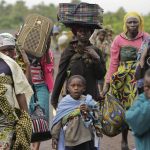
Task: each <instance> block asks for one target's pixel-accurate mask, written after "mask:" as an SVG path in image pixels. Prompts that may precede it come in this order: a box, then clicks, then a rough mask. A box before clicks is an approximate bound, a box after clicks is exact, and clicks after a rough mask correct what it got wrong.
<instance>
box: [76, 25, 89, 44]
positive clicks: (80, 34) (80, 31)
mask: <svg viewBox="0 0 150 150" xmlns="http://www.w3.org/2000/svg"><path fill="white" fill-rule="evenodd" d="M90 37H91V30H90V29H89V28H86V27H85V28H84V27H79V28H77V39H78V41H80V42H88V41H89V38H90Z"/></svg>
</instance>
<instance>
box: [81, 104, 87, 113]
mask: <svg viewBox="0 0 150 150" xmlns="http://www.w3.org/2000/svg"><path fill="white" fill-rule="evenodd" d="M80 110H81V111H83V112H85V113H86V112H87V111H88V106H87V105H86V104H81V105H80Z"/></svg>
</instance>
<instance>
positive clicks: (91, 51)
mask: <svg viewBox="0 0 150 150" xmlns="http://www.w3.org/2000/svg"><path fill="white" fill-rule="evenodd" d="M84 52H85V53H87V54H88V55H89V56H90V57H91V58H92V59H94V60H95V61H98V60H100V57H99V55H98V54H97V53H96V51H95V50H94V49H93V48H91V47H90V46H87V47H86V48H85V51H84Z"/></svg>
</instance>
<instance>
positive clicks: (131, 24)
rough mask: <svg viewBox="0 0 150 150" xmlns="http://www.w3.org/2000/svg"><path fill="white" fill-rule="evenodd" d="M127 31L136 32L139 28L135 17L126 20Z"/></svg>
mask: <svg viewBox="0 0 150 150" xmlns="http://www.w3.org/2000/svg"><path fill="white" fill-rule="evenodd" d="M126 26H127V31H128V32H130V33H135V32H138V29H139V21H138V19H137V18H134V17H130V18H128V19H127V21H126Z"/></svg>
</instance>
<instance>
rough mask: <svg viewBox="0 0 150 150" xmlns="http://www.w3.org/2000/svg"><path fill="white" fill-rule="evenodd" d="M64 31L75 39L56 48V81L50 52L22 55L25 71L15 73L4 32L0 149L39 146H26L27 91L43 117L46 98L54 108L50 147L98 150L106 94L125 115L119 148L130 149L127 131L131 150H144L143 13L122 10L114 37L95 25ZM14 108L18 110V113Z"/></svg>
mask: <svg viewBox="0 0 150 150" xmlns="http://www.w3.org/2000/svg"><path fill="white" fill-rule="evenodd" d="M65 25H66V24H65ZM67 26H68V27H70V29H71V31H72V33H73V35H74V39H76V40H74V41H73V40H72V41H71V42H70V43H69V44H68V47H67V48H66V49H64V50H63V52H62V54H61V58H60V62H59V67H58V73H57V75H56V79H55V82H53V77H52V76H53V72H54V57H53V54H52V51H48V52H46V53H45V54H44V55H43V56H42V57H41V58H40V59H36V58H34V57H31V56H30V55H28V54H26V53H25V51H23V50H22V52H21V56H22V58H23V62H24V64H25V68H21V67H20V66H19V65H20V62H19V60H18V59H17V58H16V51H15V46H16V43H15V42H16V41H15V38H14V37H13V36H12V35H11V34H8V33H3V34H0V64H1V65H0V86H1V88H0V149H1V150H9V149H15V150H21V149H22V150H28V149H33V150H39V148H40V143H39V142H36V143H32V146H31V145H30V142H31V134H32V123H31V119H30V116H29V113H30V114H32V113H33V112H34V108H35V104H34V98H35V97H34V95H33V92H36V95H37V97H38V103H39V105H40V106H41V107H42V108H43V109H44V110H45V111H44V112H45V116H46V118H47V120H49V116H50V114H49V112H50V111H49V109H50V104H49V99H51V104H52V106H53V107H54V109H56V116H54V118H53V121H52V120H51V121H52V127H51V135H52V148H53V149H57V150H98V149H100V147H101V145H100V143H99V141H100V140H102V139H101V138H102V134H103V131H102V130H103V129H102V128H103V127H102V114H101V112H100V109H101V108H100V107H101V105H100V103H101V100H102V99H103V98H104V97H105V95H106V94H107V93H108V92H109V93H111V94H112V95H113V96H114V97H115V98H117V99H118V100H119V101H120V102H121V104H122V106H123V108H124V111H125V122H126V127H125V128H123V129H122V141H121V150H129V146H128V140H127V135H128V130H129V129H131V130H132V132H133V133H134V134H133V135H134V136H135V145H136V149H137V150H150V138H149V136H150V126H149V121H150V119H149V114H150V106H149V105H150V101H149V100H150V70H149V66H150V59H149V58H150V56H149V54H150V53H149V51H150V38H149V34H148V33H146V32H144V22H143V18H142V16H141V15H140V14H138V13H137V12H129V13H127V14H126V15H125V16H124V25H123V32H122V33H121V34H119V35H117V36H116V37H115V38H114V40H112V39H106V38H107V33H106V30H105V29H102V27H101V26H99V24H96V23H95V24H89V23H88V22H87V23H84V24H83V23H82V21H81V22H74V23H68V24H67ZM95 29H97V30H95ZM94 30H95V31H94ZM109 59H110V60H109ZM48 60H50V62H48ZM108 64H109V67H106V66H107V65H108ZM105 75H106V76H105ZM99 85H100V87H99ZM62 88H63V90H65V95H63V96H61V91H62ZM139 94H141V95H139ZM138 95H139V96H138ZM136 97H137V98H136ZM16 108H17V110H18V109H20V110H21V116H18V114H17V113H16V112H17V111H16ZM28 109H29V110H28ZM16 130H18V132H17V134H14V133H16V132H15V131H16ZM20 135H21V136H20ZM14 137H15V138H14Z"/></svg>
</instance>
